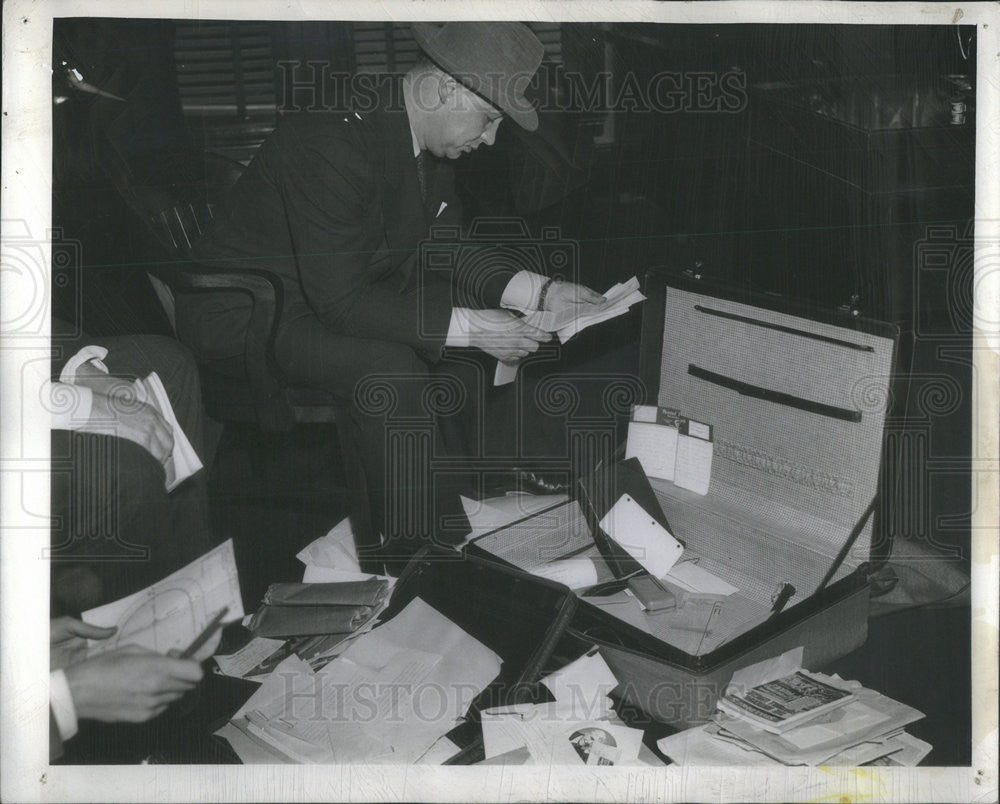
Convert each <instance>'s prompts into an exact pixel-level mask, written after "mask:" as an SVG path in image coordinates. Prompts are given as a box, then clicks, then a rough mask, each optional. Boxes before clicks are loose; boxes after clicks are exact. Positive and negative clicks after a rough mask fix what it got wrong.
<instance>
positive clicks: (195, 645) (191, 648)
mask: <svg viewBox="0 0 1000 804" xmlns="http://www.w3.org/2000/svg"><path fill="white" fill-rule="evenodd" d="M228 612H229V606H223V607H222V609H221V610H220V611H219V613H218V614H216V615H215V616H214V617H213V618H212V619H211V621H210V622H209V623H208V625H206V626H205V627H204V628H203V629H202V631H201V633H200V634H198V636H196V637H195V638H194V641H193V642H192V643H191V644H190V645H188V646H187V648H185V649H184V652H183V653H182V654H181V655H180V658H181V659H190V658H191V657H192V656H194V655H195V653H197V652H198V649H199V648H200V647H201V646H202V645H204V644H205V643H206V642H208V640H209V639H211V638H212V634H214V633H215V632H216V631H218V630H219V629H220V628H221V627H222V618H223V617H225V616H226V614H227V613H228Z"/></svg>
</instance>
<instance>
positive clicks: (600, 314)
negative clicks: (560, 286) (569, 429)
mask: <svg viewBox="0 0 1000 804" xmlns="http://www.w3.org/2000/svg"><path fill="white" fill-rule="evenodd" d="M645 299H646V297H645V296H643V295H642V292H641V291H640V290H639V280H638V279H636V278H635V277H634V276H633V277H632V278H631V279H629V280H628V282H624V283H623V282H619V283H617V284H615V285H612V286H611V287H610V288H608V289H607V291H606V292H605V293H604V302H603V303H601V304H587V305H581V307H582V308H583V309H585V310H587V312H581V310H578V309H576V308H567V309H565V310H561V311H559V312H558V313H555V312H549V311H534V312H530V313H528V314H527V315H526V316H525V317H524V321H525V323H527V324H531V325H532V326H533V327H538V328H539V329H543V330H545V331H546V332H554V333H556V334H557V335H558V336H559V340H560V341H561V342H562V343H566V341H568V340H569V339H570V338H572V337H573V336H574V335H576V334H577V333H579V332H582V331H583V330H585V329H586V328H587V327H591V326H593V325H594V324H599V323H601V322H602V321H607V320H609V319H611V318H617V317H618V316H620V315H623V314H624V313H627V312H628V309H629V307H631V306H632V305H633V304H638V303H639V302H641V301H645ZM515 377H517V363H504V362H502V361H500V362H497V369H496V373H495V374H494V375H493V384H494V385H506V384H507V383H511V382H513V381H514V379H515Z"/></svg>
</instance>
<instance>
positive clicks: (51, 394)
mask: <svg viewBox="0 0 1000 804" xmlns="http://www.w3.org/2000/svg"><path fill="white" fill-rule="evenodd" d="M42 399H47V400H48V401H49V410H51V411H52V423H51V425H50V427H51V428H52V429H53V430H80V429H82V428H83V427H84V425H86V424H87V422H89V421H90V414H91V411H92V410H93V407H94V392H93V391H91V390H90V389H89V388H87V387H86V386H83V385H69V384H67V383H65V382H51V381H46V383H45V388H43V389H42Z"/></svg>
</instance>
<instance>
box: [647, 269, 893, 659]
mask: <svg viewBox="0 0 1000 804" xmlns="http://www.w3.org/2000/svg"><path fill="white" fill-rule="evenodd" d="M753 322H762V323H764V324H766V325H769V326H761V325H759V324H757V323H753ZM892 349H893V343H892V341H891V340H890V339H888V338H882V337H879V336H876V335H872V334H868V333H863V332H858V331H855V330H853V329H845V328H842V327H836V326H833V325H830V324H824V323H819V322H815V321H811V320H808V319H803V318H798V317H795V316H790V315H785V314H782V313H777V312H773V311H770V310H764V309H761V308H757V307H751V306H748V305H744V304H739V303H736V302H731V301H725V300H721V299H717V298H713V297H708V296H703V295H699V294H695V293H691V292H688V291H683V290H679V289H676V288H669V289H668V290H667V295H666V304H665V314H664V335H663V352H662V362H661V374H660V377H661V382H660V391H659V397H658V400H657V402H658V404H660V405H662V406H664V407H668V408H677V409H679V410H680V411H681V413H682V414H683V415H686V416H690V417H691V418H694V419H696V420H698V421H703V422H707V423H708V424H711V425H712V426H713V438H714V442H715V447H714V455H713V464H712V481H711V486H710V489H709V492H708V494H707V495H706V496H704V497H701V496H699V495H696V494H694V493H692V492H689V491H686V490H684V489H681V488H679V487H677V486H675V485H674V484H673V483H671V482H670V481H664V480H656V479H651V481H650V482H651V484H652V485H653V488H654V490H655V492H656V494H657V497H658V498H659V500H660V503H661V504H662V505H663V508H664V511H665V512H666V514H667V518H668V520H669V521H670V524H671V527H672V528H673V529H674V531H675V532H676V535H677V536H678V538H680V539H682V540H684V542H685V544H686V551H685V557H696V558H698V563H699V565H700V566H702V567H704V568H705V569H707V570H708V571H709V572H712V573H714V574H716V575H718V576H720V577H722V578H724V579H725V580H727V581H729V582H730V583H732V584H733V585H735V586H737V587H738V588H739V589H740V593H739V594H740V598H741V599H742V598H745V600H744V601H743V602H744V605H731V604H730V605H727V606H725V607H723V608H722V610H721V616H720V617H719V618H718V619H716V620H714V621H713V622H714V625H713V627H712V629H711V634H709V635H708V638H706V639H704V640H701V641H700V644H699V645H698V649H697V651H696V652H697V653H699V654H701V653H707V652H710V651H711V650H712V649H714V648H715V647H718V646H719V645H721V644H723V643H724V642H727V641H729V640H730V639H731V638H733V637H735V636H737V635H738V634H740V633H742V632H743V631H745V630H747V629H748V628H749V627H752V626H753V625H754V624H756V623H757V622H760V621H761V620H762V619H763V618H765V617H766V616H767V613H768V610H769V607H770V603H771V598H772V596H773V595H774V593H775V591H776V590H777V588H778V586H779V585H781V584H783V583H786V582H787V583H791V584H793V585H794V586H795V589H796V594H795V596H794V597H793V598H792V599H791V600H790V601H789V603H788V605H789V606H791V605H794V604H795V603H797V602H799V601H801V600H803V599H805V598H807V597H809V595H811V594H812V593H813V592H814V591H815V590H816V588H817V586H818V584H819V583H820V582H821V580H822V578H823V576H824V574H825V573H826V571H827V570H828V569H829V567H830V565H831V564H832V562H833V559H834V557H835V556H836V555H837V553H838V551H839V550H840V549H841V547H842V546H843V544H844V543H845V541H846V540H847V537H848V535H849V533H850V531H851V529H852V528H853V527H854V526H855V524H856V523H857V521H858V520H859V518H860V517H861V516H862V515H863V513H864V512H865V509H866V508H867V507H868V504H869V503H870V502H871V500H872V497H873V495H874V494H875V492H876V488H877V484H878V469H879V457H880V453H881V444H882V434H883V424H884V419H885V410H886V403H887V395H888V387H889V379H890V371H891V362H892ZM692 367H694V371H691V368H692ZM706 377H710V378H712V377H719V378H725V379H726V380H731V381H733V382H732V383H730V384H729V385H728V387H727V385H726V384H724V383H719V382H715V381H711V380H708V379H705V378H706ZM734 386H735V387H752V388H761V389H766V390H767V391H768V392H777V393H778V394H783V395H786V396H785V397H782V398H783V399H789V400H791V404H784V403H782V402H776V401H771V400H769V399H759V398H756V397H754V396H749V395H744V394H740V393H739V392H738V391H736V390H733V387H734ZM771 396H772V397H773V396H774V395H773V394H772V395H771ZM871 527H872V526H871V522H870V521H869V522H868V524H867V525H866V526H865V528H864V529H863V531H862V532H861V535H860V536H859V538H858V540H857V542H856V543H855V545H854V547H853V548H852V550H851V551H850V554H849V555H848V557H847V559H846V560H845V562H844V566H842V567H841V569H840V570H839V571H838V573H837V574H836V576H834V578H833V579H832V581H836V580H837V579H839V578H841V577H844V576H845V575H847V574H849V573H850V572H851V571H853V569H854V568H856V567H857V565H858V564H860V563H861V562H862V561H866V560H868V558H869V554H870V551H871ZM668 619H669V618H663V625H664V626H667V625H668V623H667V620H668ZM654 630H660V629H654ZM656 635H657V636H659V637H661V638H663V639H665V641H667V642H670V643H671V644H674V643H676V641H677V638H676V637H674V638H671V637H670V634H669V630H668V629H665V630H664V633H662V634H656ZM688 648H690V646H685V649H688ZM689 652H692V651H689Z"/></svg>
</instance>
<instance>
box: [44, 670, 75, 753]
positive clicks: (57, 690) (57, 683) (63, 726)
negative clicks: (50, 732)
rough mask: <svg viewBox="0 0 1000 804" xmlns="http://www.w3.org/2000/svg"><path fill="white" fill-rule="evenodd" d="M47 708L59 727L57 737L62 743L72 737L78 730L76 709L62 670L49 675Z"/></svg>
mask: <svg viewBox="0 0 1000 804" xmlns="http://www.w3.org/2000/svg"><path fill="white" fill-rule="evenodd" d="M49 706H51V707H52V716H53V717H54V718H55V719H56V726H58V727H59V736H60V737H62V739H63V742H66V740H68V739H70V738H71V737H73V736H74V735H75V734H76V732H77V730H78V729H79V724H78V723H77V718H76V707H75V706H74V705H73V695H72V693H70V691H69V683H68V682H67V681H66V674H65V673H64V672H63V671H62V670H53V671H52V672H51V673H49Z"/></svg>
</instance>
